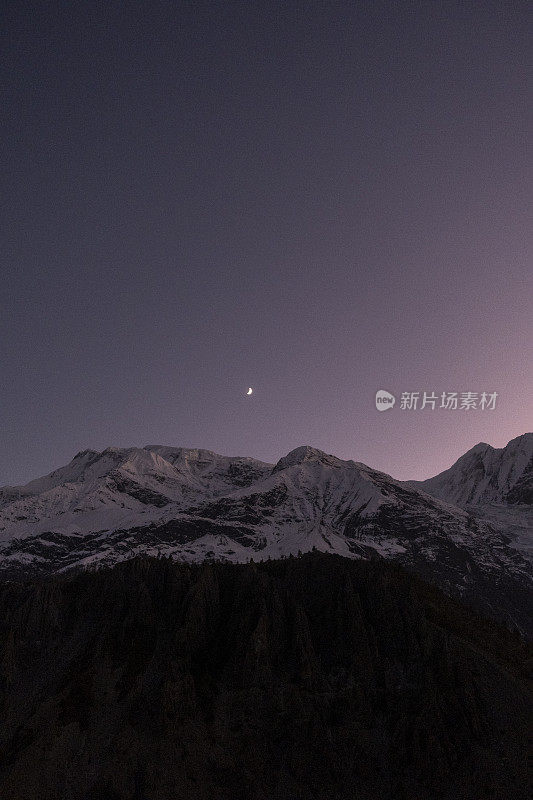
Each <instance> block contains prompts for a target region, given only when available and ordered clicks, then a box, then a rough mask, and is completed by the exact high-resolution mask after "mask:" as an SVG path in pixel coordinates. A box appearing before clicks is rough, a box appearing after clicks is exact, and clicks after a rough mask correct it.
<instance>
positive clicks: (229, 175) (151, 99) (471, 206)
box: [0, 0, 533, 484]
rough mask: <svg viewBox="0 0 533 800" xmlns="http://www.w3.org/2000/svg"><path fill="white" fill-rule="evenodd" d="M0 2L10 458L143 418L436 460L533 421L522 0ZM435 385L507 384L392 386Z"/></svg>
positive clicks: (1, 458)
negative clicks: (424, 402) (420, 395)
mask: <svg viewBox="0 0 533 800" xmlns="http://www.w3.org/2000/svg"><path fill="white" fill-rule="evenodd" d="M2 27H3V32H4V35H3V46H2V53H3V59H2V60H3V64H2V89H3V92H2V96H3V100H2V116H3V131H4V134H3V135H4V137H5V141H4V144H3V154H4V159H5V160H4V159H3V165H2V184H3V191H2V197H3V200H2V212H3V213H2V226H1V234H0V235H1V254H2V262H3V270H2V272H3V274H4V277H3V278H2V281H1V284H0V296H1V308H0V311H1V314H0V357H1V361H0V363H1V366H2V382H1V384H0V408H1V412H2V420H3V424H2V428H1V439H0V484H6V483H12V484H13V483H21V482H25V481H27V480H29V479H30V478H33V477H36V476H37V475H39V474H43V473H45V472H49V471H51V470H52V469H53V468H55V467H57V466H59V465H61V464H63V463H66V462H67V461H69V460H70V459H71V458H72V457H73V456H74V454H75V453H76V452H77V451H78V450H81V449H84V448H87V447H91V448H94V449H103V448H105V447H107V446H110V445H116V446H129V445H145V444H168V445H180V446H191V447H205V448H207V449H211V450H215V451H217V452H220V453H225V454H230V455H237V454H238V455H250V456H255V457H257V458H261V459H263V460H266V461H276V460H277V459H278V458H279V457H280V456H282V455H284V454H285V453H286V452H288V451H289V450H291V449H292V448H294V447H296V446H298V445H301V444H311V445H313V446H315V447H319V448H321V449H323V450H326V451H327V452H329V453H334V454H336V455H338V456H340V457H342V458H353V459H354V460H357V461H363V462H365V463H367V464H369V465H371V466H373V467H376V468H378V469H382V470H384V471H386V472H388V473H390V474H392V475H394V476H395V477H399V478H425V477H428V476H429V475H432V474H435V473H436V472H438V471H440V470H442V469H444V468H446V467H447V466H449V465H450V464H451V463H452V462H453V461H454V460H455V459H456V458H457V457H458V456H459V455H461V454H462V453H463V452H464V451H465V450H467V449H468V448H469V447H471V446H472V445H474V444H476V443H477V442H479V441H486V442H489V443H490V444H493V445H495V446H503V445H504V444H505V443H506V442H507V441H508V440H509V439H511V438H513V437H514V436H517V435H519V434H521V433H524V432H526V431H528V430H532V428H533V425H532V421H533V414H532V396H533V379H532V372H533V370H532V350H533V348H532V339H533V337H532V331H531V326H532V319H533V309H532V298H533V269H532V264H531V244H532V238H533V235H532V231H533V224H532V218H531V217H532V215H531V203H530V198H531V190H532V178H533V175H532V168H531V166H532V163H533V159H532V153H531V146H530V134H531V130H532V127H531V123H532V119H531V114H530V108H531V90H532V85H531V76H532V71H531V49H530V45H531V34H532V32H533V26H532V15H531V11H530V10H529V11H528V3H526V2H513V1H512V0H502V2H491V0H483V2H477V1H475V0H462V2H459V1H457V2H454V1H453V0H445V1H443V2H438V0H431V1H429V0H428V2H401V1H400V2H394V3H392V2H390V0H388V1H387V2H379V0H369V2H357V0H350V1H349V2H335V1H334V0H332V1H330V2H313V0H310V1H307V2H291V1H290V0H283V2H263V1H262V0H257V1H256V2H248V0H243V1H242V2H227V1H226V2H217V1H216V0H209V1H208V2H202V0H193V2H187V1H185V2H184V1H183V0H180V2H178V1H177V0H173V1H172V2H171V1H170V0H166V1H165V0H150V2H144V1H142V0H140V1H139V2H113V0H109V1H108V2H106V3H90V2H89V3H87V2H77V1H76V0H69V2H55V3H50V2H43V3H33V2H31V1H30V2H28V3H19V2H12V3H8V4H4V11H3V26H2ZM528 140H529V142H528ZM248 386H252V387H253V388H254V394H253V395H252V396H251V397H247V396H246V390H247V388H248ZM381 388H383V389H387V390H389V391H391V392H393V393H394V394H395V395H396V396H397V397H398V400H397V403H396V406H395V408H394V409H392V410H390V411H387V412H386V413H379V412H378V411H376V408H375V403H374V395H375V392H376V390H377V389H381ZM424 390H427V391H435V393H437V394H440V393H441V392H443V391H446V392H451V391H458V392H466V391H473V392H482V391H488V392H493V391H496V392H498V393H499V397H498V399H497V404H496V409H495V410H494V411H488V410H485V411H481V410H480V409H475V410H469V411H465V410H460V409H458V410H456V411H453V410H444V409H439V408H436V409H435V410H434V411H432V410H430V409H428V408H426V409H424V410H423V411H422V410H416V411H413V410H402V409H401V408H400V407H399V396H400V394H401V392H404V391H413V392H414V391H420V392H423V391H424Z"/></svg>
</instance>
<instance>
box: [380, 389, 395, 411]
mask: <svg viewBox="0 0 533 800" xmlns="http://www.w3.org/2000/svg"><path fill="white" fill-rule="evenodd" d="M395 402H396V398H395V397H394V395H393V394H390V392H386V391H385V389H379V390H378V391H377V392H376V408H377V410H378V411H388V410H389V408H392V407H393V406H394V403H395Z"/></svg>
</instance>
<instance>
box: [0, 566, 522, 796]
mask: <svg viewBox="0 0 533 800" xmlns="http://www.w3.org/2000/svg"><path fill="white" fill-rule="evenodd" d="M527 658H528V653H527V651H526V649H525V645H524V644H523V643H520V641H519V640H518V639H517V638H516V637H514V636H513V635H512V634H510V633H509V632H507V631H506V630H505V629H503V628H500V627H499V626H498V625H496V624H494V623H492V622H488V621H485V620H483V619H482V618H480V617H477V616H476V615H475V614H473V613H472V612H471V611H469V610H468V609H466V608H464V607H462V606H461V605H460V604H459V603H456V602H455V601H453V600H451V599H449V598H448V597H446V596H445V595H443V594H442V593H441V592H440V591H439V590H437V589H435V588H434V587H431V586H430V585H428V584H424V583H423V582H421V581H419V580H418V579H416V578H415V577H413V576H412V575H409V574H408V573H406V572H404V571H403V570H401V569H400V568H398V567H396V566H395V565H393V564H390V563H387V562H385V561H383V560H380V561H375V560H373V561H363V560H360V561H353V560H349V559H345V558H340V557H338V556H327V555H324V554H319V553H312V554H308V555H306V556H303V557H302V558H289V559H284V560H280V561H272V562H263V563H261V564H247V565H233V564H221V563H217V564H203V565H190V564H176V563H172V562H171V561H169V560H168V559H160V560H147V559H136V560H132V561H129V562H126V563H123V564H119V565H117V566H115V567H114V568H112V569H103V570H101V571H99V572H97V573H84V574H78V575H74V576H69V577H55V578H52V579H46V580H41V581H39V580H38V581H34V582H32V583H28V584H25V585H22V586H20V585H18V584H9V585H4V586H2V587H1V588H0V714H1V718H2V725H1V726H0V796H1V797H5V798H10V800H58V798H67V797H68V798H69V800H168V799H169V798H173V800H190V798H194V800H212V798H217V800H236V799H237V800H295V798H300V799H301V800H303V798H305V799H306V800H341V799H342V800H345V799H347V798H356V797H357V798H364V800H393V799H394V800H397V798H403V800H411V798H417V800H452V798H453V799H454V798H462V800H480V799H481V798H484V800H490V799H491V798H492V800H502V798H504V797H505V798H507V797H509V798H513V800H526V798H529V796H530V795H529V789H528V783H527V730H528V726H530V723H531V699H530V695H529V694H528V691H527V689H526V686H525V682H524V674H525V668H526V663H527Z"/></svg>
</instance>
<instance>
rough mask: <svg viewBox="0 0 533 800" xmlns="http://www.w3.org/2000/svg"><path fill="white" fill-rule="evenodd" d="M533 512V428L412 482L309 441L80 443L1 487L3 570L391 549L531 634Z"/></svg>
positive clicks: (371, 554) (7, 574) (17, 574)
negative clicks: (285, 445)
mask: <svg viewBox="0 0 533 800" xmlns="http://www.w3.org/2000/svg"><path fill="white" fill-rule="evenodd" d="M532 522H533V434H532V433H527V434H524V435H523V436H520V437H518V438H517V439H514V440H512V441H511V442H509V444H508V445H507V446H506V447H505V448H501V449H496V448H493V447H491V446H490V445H487V444H479V445H476V446H475V447H474V448H472V449H471V450H469V451H468V452H467V453H466V454H465V455H464V456H462V457H461V458H460V459H459V460H458V461H457V462H456V463H455V464H454V465H453V466H452V467H451V468H450V469H448V470H446V471H445V472H443V473H441V474H440V475H437V476H435V477H434V478H430V479H429V480H426V481H408V482H401V481H397V480H394V479H393V478H391V477H390V476H389V475H386V474H385V473H383V472H379V471H377V470H374V469H371V468H370V467H368V466H366V465H364V464H362V463H358V462H354V461H345V460H342V459H339V458H337V457H335V456H333V455H328V454H326V453H324V452H322V451H320V450H318V449H316V448H313V447H310V446H303V447H299V448H296V449H295V450H292V451H291V452H290V453H288V455H286V456H284V457H283V458H281V459H280V460H279V461H278V462H277V463H276V464H267V463H264V462H262V461H258V460H256V459H253V458H245V457H228V456H221V455H217V454H216V453H212V452H210V451H207V450H197V449H187V448H175V447H164V446H159V445H157V446H147V447H144V448H107V449H106V450H104V451H102V452H97V451H94V450H84V451H82V452H80V453H78V454H77V455H76V456H75V457H74V458H73V460H72V461H71V462H70V463H69V464H67V465H66V466H64V467H61V468H60V469H57V470H55V471H54V472H52V473H50V474H49V475H47V476H45V477H43V478H38V479H36V480H34V481H31V482H30V483H28V484H26V485H25V486H17V487H4V488H2V489H0V576H3V577H4V578H7V579H14V578H27V577H31V576H39V575H43V574H44V575H47V574H48V575H49V574H53V573H59V572H68V571H72V570H79V569H94V568H97V567H102V566H110V565H113V564H116V563H117V562H120V561H124V560H127V559H129V558H132V557H134V556H137V555H152V556H171V557H172V558H174V559H176V560H180V561H190V562H201V561H205V560H216V561H230V562H246V561H250V560H251V559H253V560H255V561H258V560H266V559H278V558H283V557H286V556H288V555H290V554H297V553H299V552H306V551H310V550H312V549H316V550H321V551H324V552H328V553H334V554H337V555H341V556H345V557H348V558H365V559H369V558H379V559H388V560H393V561H395V562H398V563H399V564H401V565H402V566H404V567H406V568H408V569H410V570H412V571H414V572H416V573H418V574H420V575H421V576H423V577H424V578H425V579H427V580H430V581H432V582H434V583H436V584H438V585H439V586H440V587H441V588H443V589H444V590H445V591H447V592H449V593H451V594H453V595H456V596H458V597H460V598H462V599H463V600H466V601H467V602H469V603H472V604H474V605H477V606H478V607H480V608H482V609H483V610H484V611H485V612H486V613H489V614H491V615H492V616H496V617H499V618H501V619H504V620H505V622H506V623H507V624H508V625H510V626H511V627H516V628H518V629H519V630H520V631H522V632H523V633H526V634H528V635H533V623H532V622H531V620H533V613H532V612H533V607H532V592H531V588H532V587H531V583H532V570H531V563H532V538H533V537H532Z"/></svg>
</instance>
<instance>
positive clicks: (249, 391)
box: [246, 386, 253, 394]
mask: <svg viewBox="0 0 533 800" xmlns="http://www.w3.org/2000/svg"><path fill="white" fill-rule="evenodd" d="M252 391H253V389H252V387H251V386H250V387H249V389H248V391H247V392H246V394H252Z"/></svg>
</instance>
